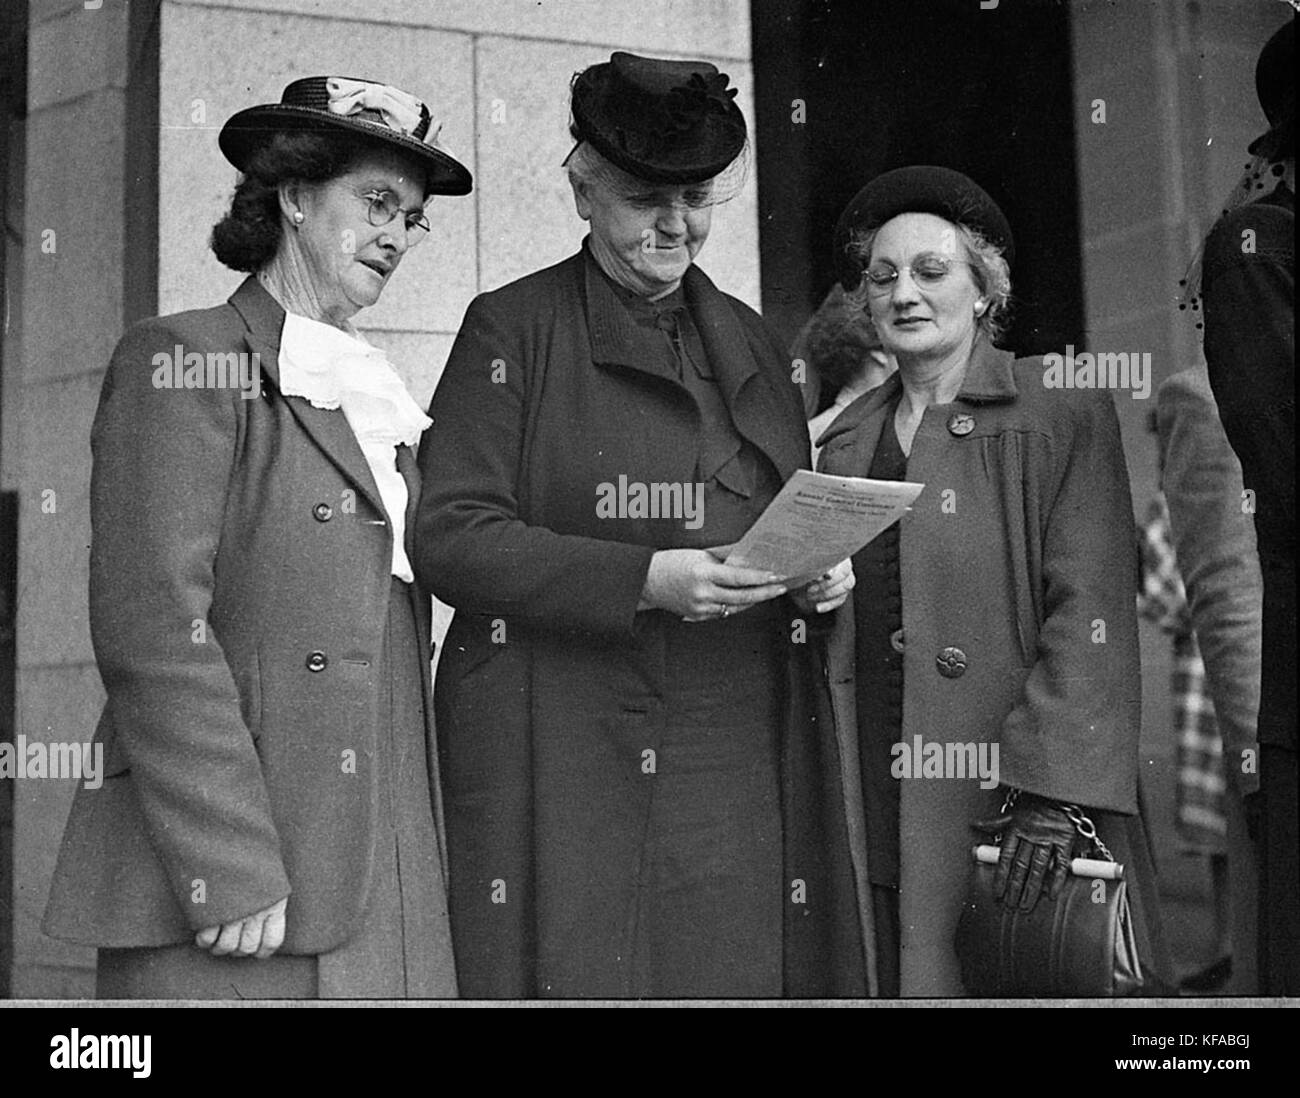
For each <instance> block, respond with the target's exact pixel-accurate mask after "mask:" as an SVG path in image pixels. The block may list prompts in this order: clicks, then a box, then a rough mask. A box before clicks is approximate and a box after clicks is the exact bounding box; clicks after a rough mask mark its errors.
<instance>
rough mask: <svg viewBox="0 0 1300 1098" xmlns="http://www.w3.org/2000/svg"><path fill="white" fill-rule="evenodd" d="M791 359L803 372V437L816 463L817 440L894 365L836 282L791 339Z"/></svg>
mask: <svg viewBox="0 0 1300 1098" xmlns="http://www.w3.org/2000/svg"><path fill="white" fill-rule="evenodd" d="M790 357H791V359H792V360H793V361H794V362H795V364H796V365H797V364H798V363H800V362H802V363H803V364H804V366H805V367H806V369H807V378H806V381H805V383H804V385H803V392H804V412H805V413H806V414H807V416H808V434H809V435H810V436H811V438H812V440H813V443H814V445H813V454H812V458H813V462H814V464H815V463H816V461H817V455H818V452H819V451H818V449H817V446H816V441H817V439H818V438H819V437H820V436H821V433H822V432H823V431H825V430H826V428H827V427H829V426H830V425H831V423H832V422H833V421H834V420H835V417H836V416H838V415H839V414H840V413H841V412H842V411H844V409H845V408H847V407H848V406H849V405H850V404H852V403H853V402H854V401H855V400H857V399H858V397H860V396H861V395H862V394H863V393H866V392H869V391H870V390H872V389H874V388H876V386H878V385H880V384H881V383H882V382H884V380H885V378H887V377H888V376H889V375H890V374H892V373H893V372H894V370H896V369H897V368H898V367H897V364H896V363H895V362H894V361H893V359H892V358H891V357H890V356H889V354H888V353H887V352H886V351H885V350H884V349H883V348H882V347H881V346H880V337H879V336H877V335H876V330H875V329H874V328H873V327H872V326H871V322H870V321H869V320H868V319H867V317H866V316H865V315H864V314H863V312H862V309H861V307H860V306H858V305H857V304H856V303H854V302H853V301H850V300H849V299H848V297H846V295H845V293H844V287H843V286H841V285H840V284H839V283H838V282H837V283H835V285H833V286H832V287H831V288H830V291H829V292H828V293H827V294H826V297H825V298H824V299H823V300H822V303H821V305H820V306H818V308H817V311H816V312H815V313H813V315H812V316H810V317H809V318H808V322H807V323H806V324H805V325H804V326H803V329H802V330H801V331H800V332H799V334H798V336H796V337H795V342H794V348H793V350H792V351H791V356H790Z"/></svg>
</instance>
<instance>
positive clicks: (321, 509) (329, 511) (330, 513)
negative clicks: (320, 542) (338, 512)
mask: <svg viewBox="0 0 1300 1098" xmlns="http://www.w3.org/2000/svg"><path fill="white" fill-rule="evenodd" d="M311 514H312V518H314V519H315V520H316V521H317V522H329V520H330V519H332V518H333V517H334V508H333V507H331V506H330V505H329V504H328V503H318V504H316V506H315V507H313V508H312V509H311Z"/></svg>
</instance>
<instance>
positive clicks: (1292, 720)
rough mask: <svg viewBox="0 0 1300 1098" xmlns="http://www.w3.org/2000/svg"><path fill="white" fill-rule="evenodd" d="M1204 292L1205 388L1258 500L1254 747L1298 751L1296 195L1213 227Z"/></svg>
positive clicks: (1282, 193)
mask: <svg viewBox="0 0 1300 1098" xmlns="http://www.w3.org/2000/svg"><path fill="white" fill-rule="evenodd" d="M1201 294H1202V297H1203V298H1204V301H1205V362H1206V365H1207V367H1208V368H1209V375H1210V387H1211V388H1212V389H1213V390H1214V399H1215V400H1216V401H1217V402H1218V405H1219V415H1220V417H1221V418H1222V419H1223V426H1224V429H1225V430H1226V431H1227V432H1228V441H1229V442H1231V443H1232V448H1233V450H1234V451H1235V452H1236V455H1237V457H1238V458H1240V459H1241V472H1242V480H1243V482H1244V483H1245V486H1246V487H1247V488H1248V489H1250V490H1251V491H1253V492H1254V493H1255V532H1256V534H1257V536H1258V543H1259V563H1260V568H1261V569H1262V571H1263V575H1264V640H1263V669H1262V672H1261V684H1260V705H1259V742H1260V743H1264V744H1275V745H1277V746H1279V747H1287V748H1290V749H1291V750H1292V751H1295V749H1296V672H1295V630H1296V606H1295V195H1294V194H1293V193H1292V192H1291V191H1290V190H1289V189H1288V188H1287V187H1286V185H1285V184H1279V185H1278V187H1277V189H1276V190H1275V191H1273V193H1272V194H1270V195H1268V196H1267V197H1266V198H1263V199H1261V200H1260V201H1258V202H1252V203H1249V204H1248V205H1245V206H1240V207H1238V208H1237V209H1235V210H1233V211H1232V212H1231V213H1230V214H1228V215H1226V216H1225V217H1223V218H1221V219H1220V220H1219V222H1218V223H1217V224H1216V225H1215V226H1214V229H1213V230H1212V231H1211V232H1210V235H1209V237H1208V238H1207V239H1206V241H1205V255H1204V259H1203V265H1202V269H1201Z"/></svg>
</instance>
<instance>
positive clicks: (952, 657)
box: [934, 647, 966, 679]
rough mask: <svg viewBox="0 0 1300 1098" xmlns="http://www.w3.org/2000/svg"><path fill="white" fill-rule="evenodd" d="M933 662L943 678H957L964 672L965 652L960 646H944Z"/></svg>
mask: <svg viewBox="0 0 1300 1098" xmlns="http://www.w3.org/2000/svg"><path fill="white" fill-rule="evenodd" d="M934 662H935V664H936V665H937V666H938V668H939V674H941V675H942V676H943V677H944V678H945V679H959V678H961V677H962V676H963V675H964V674H966V653H965V652H963V651H962V650H961V649H960V648H951V647H949V648H945V649H944V650H943V651H942V652H940V653H939V654H938V655H937V656H935V658H934Z"/></svg>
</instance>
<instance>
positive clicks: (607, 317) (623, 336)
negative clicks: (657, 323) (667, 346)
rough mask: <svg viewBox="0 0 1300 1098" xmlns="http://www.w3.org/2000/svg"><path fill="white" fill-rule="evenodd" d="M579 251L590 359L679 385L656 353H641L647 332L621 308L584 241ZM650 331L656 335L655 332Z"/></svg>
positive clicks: (674, 375) (673, 374)
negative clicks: (585, 301)
mask: <svg viewBox="0 0 1300 1098" xmlns="http://www.w3.org/2000/svg"><path fill="white" fill-rule="evenodd" d="M582 253H583V258H584V263H583V276H584V281H585V285H586V295H587V331H588V332H589V333H590V335H591V359H592V361H593V362H597V363H600V364H602V365H613V366H623V367H625V368H627V369H629V370H636V371H637V372H639V373H643V374H649V375H650V376H651V377H657V378H660V379H662V380H664V381H669V382H672V383H673V384H674V385H679V384H680V381H679V380H678V378H677V375H676V374H675V373H673V372H672V371H670V370H668V369H666V368H664V365H663V363H662V361H661V358H660V356H659V355H647V354H645V353H644V351H643V348H644V346H645V340H646V333H645V332H643V331H642V330H641V328H639V327H638V326H637V323H636V321H634V320H633V319H632V317H631V315H630V314H629V313H628V311H627V309H625V308H624V307H623V303H622V302H621V301H619V299H618V295H617V294H616V293H614V290H613V289H612V288H611V287H610V285H609V283H608V282H607V281H606V280H605V276H604V275H603V274H601V273H600V269H599V268H598V267H597V266H596V261H595V260H594V259H593V258H592V257H591V253H590V252H589V251H588V250H587V246H586V244H585V243H584V244H583V249H582ZM653 334H654V335H655V336H656V337H657V335H658V333H653Z"/></svg>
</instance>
